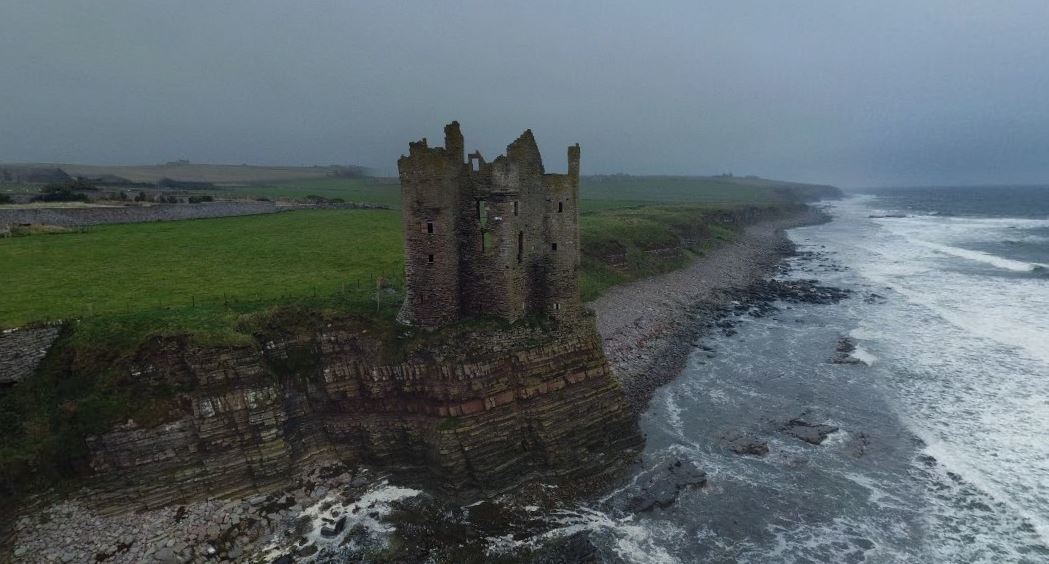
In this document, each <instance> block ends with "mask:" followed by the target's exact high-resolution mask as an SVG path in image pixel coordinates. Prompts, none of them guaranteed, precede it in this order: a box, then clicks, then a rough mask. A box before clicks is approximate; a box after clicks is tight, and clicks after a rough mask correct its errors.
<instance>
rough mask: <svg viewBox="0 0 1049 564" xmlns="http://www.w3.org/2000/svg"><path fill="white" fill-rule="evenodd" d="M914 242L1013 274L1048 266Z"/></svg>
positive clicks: (948, 246) (959, 248) (923, 242)
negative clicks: (1009, 271)
mask: <svg viewBox="0 0 1049 564" xmlns="http://www.w3.org/2000/svg"><path fill="white" fill-rule="evenodd" d="M912 242H914V243H916V244H918V245H922V246H924V247H927V248H929V249H932V250H934V251H936V252H938V253H942V254H945V255H951V256H955V257H958V258H963V259H966V260H971V261H975V262H982V263H984V264H989V265H991V266H993V267H995V268H1001V269H1004V270H1011V271H1013V272H1033V271H1034V270H1035V269H1037V268H1046V265H1044V264H1040V263H1036V262H1034V263H1032V262H1023V261H1019V260H1013V259H1008V258H1005V257H1000V256H997V255H992V254H991V253H985V252H983V251H973V250H970V249H963V248H961V247H952V246H950V245H942V244H940V243H932V242H930V241H922V240H920V239H912Z"/></svg>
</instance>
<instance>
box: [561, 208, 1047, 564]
mask: <svg viewBox="0 0 1049 564" xmlns="http://www.w3.org/2000/svg"><path fill="white" fill-rule="evenodd" d="M827 212H828V213H829V214H830V215H832V216H833V218H834V220H833V221H832V222H830V223H827V224H824V225H818V226H811V227H805V228H800V229H796V230H793V231H792V232H791V233H790V237H791V238H792V239H793V240H794V241H795V242H796V243H797V244H798V247H799V251H800V252H801V254H800V255H799V256H798V257H795V258H793V259H791V260H790V261H789V265H788V267H787V268H786V269H785V270H784V272H783V273H782V274H781V276H782V277H784V278H816V279H819V280H820V281H821V283H822V284H825V285H831V286H837V287H841V288H848V289H851V290H853V296H852V297H851V298H849V299H847V300H845V301H842V302H841V303H839V304H836V305H808V304H806V305H794V306H791V305H787V304H782V303H780V304H778V306H779V308H780V311H779V312H778V313H775V314H774V315H771V316H764V317H761V316H758V317H755V316H748V315H743V316H741V317H740V318H739V324H738V325H737V326H736V330H737V331H738V333H737V334H735V335H723V334H718V335H717V336H712V337H708V338H706V339H704V341H703V345H704V346H705V347H706V348H707V349H709V350H703V349H701V348H697V349H696V351H695V352H694V353H693V355H692V357H691V358H690V361H689V364H688V367H687V368H686V370H685V371H684V372H683V373H682V374H681V375H680V376H679V377H678V378H677V380H675V381H674V382H673V383H671V384H670V385H668V386H666V387H664V388H663V389H661V390H660V391H659V392H658V393H657V394H656V396H655V398H654V399H653V402H652V404H651V407H650V408H649V409H648V411H647V412H646V413H645V414H644V416H643V420H642V429H643V431H644V432H645V433H646V434H647V447H646V452H645V454H644V465H645V467H646V468H653V467H657V466H658V465H661V464H667V463H672V462H673V461H675V460H694V461H696V463H697V464H698V465H699V466H700V467H702V468H704V469H705V470H706V471H707V472H708V475H709V484H708V485H707V487H705V488H703V489H701V490H689V491H684V492H683V493H682V494H681V495H680V496H679V498H678V500H677V502H676V503H675V504H674V505H672V506H670V507H668V508H666V509H661V510H655V511H653V512H650V513H643V514H638V515H628V516H623V515H616V514H611V513H601V512H597V511H594V512H590V511H586V510H581V511H580V512H579V514H578V515H576V516H573V517H572V518H566V522H565V526H566V527H572V528H573V529H572V530H578V529H586V530H589V531H590V538H591V540H592V541H593V542H595V544H597V545H598V546H599V548H600V550H601V553H602V554H603V555H604V557H606V558H607V559H608V560H611V561H629V562H694V561H709V562H768V561H785V562H811V561H815V562H996V563H997V562H1046V561H1049V274H1047V272H1046V265H1049V189H1042V188H964V189H906V190H904V189H900V190H880V191H877V192H875V193H872V194H864V195H856V196H851V197H848V198H846V199H844V200H841V201H837V202H833V203H830V204H827ZM843 338H848V339H850V340H851V341H852V342H853V343H855V346H856V348H855V350H854V351H852V352H851V359H852V362H854V363H851V364H848V363H846V364H841V363H832V362H830V360H831V359H832V357H833V356H834V355H835V352H836V346H837V345H838V344H839V343H840V342H841V339H843ZM792 417H804V418H805V419H806V420H807V421H811V422H815V423H826V424H830V425H834V426H837V427H839V428H840V430H839V431H838V432H836V433H833V434H831V435H830V436H829V437H828V438H827V440H826V441H825V442H824V443H823V444H822V445H811V444H808V443H805V442H802V441H800V440H798V439H796V438H794V437H791V436H789V435H787V434H786V433H784V432H782V431H781V430H780V428H779V427H780V426H781V425H782V422H783V421H784V420H789V419H790V418H792ZM739 432H742V433H746V434H749V435H751V436H753V437H756V438H757V439H759V440H764V441H767V442H768V446H769V449H770V452H769V454H768V455H766V456H764V457H755V456H740V455H738V454H734V453H732V452H731V451H730V450H729V449H727V448H726V447H725V441H724V437H726V436H731V435H732V434H733V433H739Z"/></svg>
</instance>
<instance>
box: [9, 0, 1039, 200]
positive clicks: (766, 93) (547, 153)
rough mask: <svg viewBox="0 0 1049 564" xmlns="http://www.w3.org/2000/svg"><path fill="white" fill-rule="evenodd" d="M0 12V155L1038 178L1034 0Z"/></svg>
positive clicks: (168, 6) (23, 0)
mask: <svg viewBox="0 0 1049 564" xmlns="http://www.w3.org/2000/svg"><path fill="white" fill-rule="evenodd" d="M510 4H511V3H510V2H495V1H491V0H487V1H477V2H444V1H436V2H430V1H424V0H411V1H396V0H392V1H391V0H383V1H376V2H352V1H348V0H340V1H294V2H293V1H291V0H287V1H271V0H244V1H229V0H222V1H216V0H205V1H187V0H180V1H177V2H176V1H170V2H160V1H146V0H129V1H120V2H118V1H107V0H83V1H60V0H0V162H28V161H49V162H78V163H107V164H143V163H155V162H163V161H168V160H174V159H179V158H187V159H190V160H192V161H196V162H223V163H242V162H247V163H255V164H327V163H359V164H363V165H367V166H371V167H376V168H378V169H380V170H382V171H386V172H392V171H393V170H394V169H395V166H396V159H397V157H398V156H399V155H400V154H401V153H404V152H406V151H407V143H408V141H409V140H413V139H418V138H421V137H428V138H429V139H430V140H431V144H439V141H440V136H441V127H442V125H443V124H444V123H446V122H448V121H451V120H453V119H457V120H459V121H460V123H461V124H462V127H463V132H464V134H465V135H466V145H467V149H468V150H472V149H474V148H477V149H480V150H481V151H482V153H484V154H485V155H486V156H487V157H489V158H491V157H493V156H495V155H496V154H497V153H499V152H502V150H503V149H504V148H505V146H506V144H508V143H509V142H510V141H512V140H513V139H514V138H515V137H516V136H517V135H518V134H519V133H520V132H521V131H522V130H524V129H526V128H531V129H532V130H533V131H534V132H535V135H536V138H537V140H538V141H539V144H540V148H541V149H542V151H543V152H544V157H545V163H546V165H547V169H548V170H550V171H551V172H558V171H562V170H563V169H564V167H565V156H564V150H565V146H567V145H568V144H570V143H574V142H579V143H581V144H582V146H583V171H584V173H591V174H592V173H611V172H626V173H633V174H717V173H721V172H728V171H731V172H734V173H736V174H758V175H761V176H767V177H773V178H786V179H796V180H804V181H813V182H828V183H835V184H839V185H843V186H872V185H889V184H952V183H965V184H974V183H1049V1H1047V0H957V1H948V0H876V1H862V2H861V1H842V0H824V1H814V0H791V1H782V0H765V1H746V0H725V1H722V2H704V1H696V0H683V1H680V2H643V3H642V2H609V1H602V2H582V1H573V2H545V1H539V0H529V1H528V2H515V3H513V4H514V6H513V7H511V6H510Z"/></svg>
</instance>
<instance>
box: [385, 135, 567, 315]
mask: <svg viewBox="0 0 1049 564" xmlns="http://www.w3.org/2000/svg"><path fill="white" fill-rule="evenodd" d="M397 169H398V171H399V173H400V179H401V197H402V200H403V207H404V209H403V214H404V233H405V299H404V305H403V307H402V308H401V312H400V315H399V316H398V320H399V321H400V322H402V323H406V324H411V325H416V326H420V327H424V328H435V327H439V326H441V325H445V324H448V323H452V322H455V321H457V320H460V319H463V318H468V317H483V316H496V317H501V318H503V319H506V320H508V321H510V322H514V321H517V320H519V319H521V318H523V317H525V316H528V315H533V314H539V315H546V316H549V317H553V318H565V317H568V316H573V315H576V314H578V313H579V308H580V307H581V302H580V299H579V288H578V271H579V205H578V203H579V145H578V144H576V145H573V146H571V147H569V148H568V174H547V173H546V171H545V170H544V169H543V160H542V157H541V156H540V155H539V148H538V147H537V146H536V143H535V138H534V137H533V136H532V131H531V130H527V131H525V132H524V133H522V134H521V136H520V137H518V138H517V140H516V141H514V142H513V143H511V144H510V145H508V146H507V147H506V154H505V155H500V156H499V157H497V158H496V159H495V160H493V161H492V162H487V161H485V160H484V158H483V157H482V156H481V154H480V152H476V151H475V152H474V153H471V154H470V155H469V157H468V158H467V157H466V156H465V155H464V149H463V135H462V133H461V132H460V131H459V123H458V122H452V123H450V124H448V125H447V126H445V128H444V147H433V148H431V147H429V146H427V143H426V139H422V140H421V141H417V142H415V143H409V152H408V155H407V156H403V155H402V156H401V158H400V159H399V160H398V161H397Z"/></svg>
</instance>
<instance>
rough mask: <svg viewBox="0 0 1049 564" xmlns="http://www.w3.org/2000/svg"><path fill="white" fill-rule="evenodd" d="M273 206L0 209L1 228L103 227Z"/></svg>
mask: <svg viewBox="0 0 1049 564" xmlns="http://www.w3.org/2000/svg"><path fill="white" fill-rule="evenodd" d="M282 209H283V208H279V207H277V205H276V204H274V203H273V202H205V203H200V204H152V205H148V206H106V207H102V206H99V207H68V208H64V207H54V208H0V225H11V224H13V225H27V224H35V225H59V226H62V227H77V226H82V225H101V224H106V223H144V222H151V221H176V220H182V219H201V218H207V217H226V216H236V215H256V214H263V213H275V212H278V211H281V210H282Z"/></svg>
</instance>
